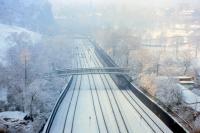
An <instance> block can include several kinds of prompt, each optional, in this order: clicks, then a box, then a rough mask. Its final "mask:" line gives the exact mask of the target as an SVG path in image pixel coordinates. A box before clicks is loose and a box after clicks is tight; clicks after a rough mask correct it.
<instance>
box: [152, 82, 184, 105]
mask: <svg viewBox="0 0 200 133" xmlns="http://www.w3.org/2000/svg"><path fill="white" fill-rule="evenodd" d="M156 84H157V91H156V97H157V98H158V99H159V100H160V101H161V102H162V103H164V104H165V105H166V106H167V107H169V108H171V107H173V106H175V105H177V104H180V103H181V100H182V94H181V90H180V89H179V87H178V85H177V81H176V80H174V79H171V78H168V79H160V80H158V81H156Z"/></svg>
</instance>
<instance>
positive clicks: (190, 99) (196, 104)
mask: <svg viewBox="0 0 200 133" xmlns="http://www.w3.org/2000/svg"><path fill="white" fill-rule="evenodd" d="M179 88H180V89H181V92H182V99H183V102H184V103H185V104H186V105H187V106H188V107H191V108H192V109H194V110H196V111H198V112H199V111H200V96H198V95H196V94H195V93H193V92H192V91H191V90H189V89H188V88H186V87H184V86H182V85H179Z"/></svg>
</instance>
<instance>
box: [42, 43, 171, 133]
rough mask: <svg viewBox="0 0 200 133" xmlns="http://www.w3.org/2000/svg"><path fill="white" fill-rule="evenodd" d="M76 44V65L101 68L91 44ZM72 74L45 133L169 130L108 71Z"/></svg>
mask: <svg viewBox="0 0 200 133" xmlns="http://www.w3.org/2000/svg"><path fill="white" fill-rule="evenodd" d="M84 41H85V40H84ZM86 43H88V42H87V41H86ZM75 47H76V49H75V50H76V54H75V55H76V59H75V62H74V66H75V67H77V68H95V67H98V68H99V67H100V68H101V67H102V68H103V65H102V63H101V62H100V60H99V59H98V55H96V53H95V52H94V47H93V46H92V45H91V44H84V42H83V40H82V41H77V45H76V46H75ZM99 71H101V70H99ZM72 77H73V78H72V81H71V85H70V86H69V87H68V89H66V90H67V91H66V90H65V91H66V92H65V95H64V96H62V99H61V97H60V98H59V99H61V100H60V101H59V102H57V106H58V107H57V106H56V107H55V108H54V111H53V113H52V115H51V117H50V118H49V120H48V122H47V124H46V126H45V128H44V133H55V132H56V133H85V132H88V133H142V132H148V133H163V132H164V133H170V132H172V131H171V130H170V129H169V128H168V127H167V126H166V125H165V124H163V123H162V121H161V120H160V119H159V118H157V116H156V115H155V114H153V113H152V112H151V111H150V110H149V109H148V108H147V107H146V106H145V105H144V104H143V103H142V102H141V101H140V100H139V99H138V98H137V97H136V96H135V95H134V94H133V93H132V92H131V91H130V90H126V89H119V87H118V86H117V85H116V83H115V81H114V80H113V79H112V78H111V76H110V75H109V74H81V75H74V76H72ZM62 95H63V94H62Z"/></svg>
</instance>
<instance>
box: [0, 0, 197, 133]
mask: <svg viewBox="0 0 200 133" xmlns="http://www.w3.org/2000/svg"><path fill="white" fill-rule="evenodd" d="M199 38H200V0H0V132H1V129H2V130H4V129H5V131H9V132H11V133H12V132H14V133H15V132H16V130H19V131H23V132H28V133H35V132H39V130H40V129H42V127H43V125H44V124H45V122H46V120H47V119H48V118H49V116H50V114H51V112H52V110H53V108H54V105H55V104H56V100H57V99H58V98H59V96H60V94H61V92H62V89H63V88H62V87H63V86H64V85H66V84H67V83H68V80H69V79H70V77H71V75H70V74H67V75H64V76H60V75H59V74H57V72H58V71H59V70H66V69H67V70H73V69H74V66H73V63H74V61H75V60H78V59H77V57H76V54H78V53H76V52H74V51H76V50H77V49H82V48H84V49H85V51H84V52H86V49H88V47H92V48H93V50H94V51H95V50H97V48H99V49H101V50H102V51H103V52H104V54H105V55H106V56H108V57H109V59H112V61H113V62H115V68H116V69H118V68H124V69H126V70H128V73H126V76H127V77H128V78H129V79H130V81H129V82H131V83H132V84H134V85H135V86H137V88H138V89H140V91H142V92H143V93H144V95H145V96H147V97H149V98H150V99H151V100H153V101H154V102H155V103H156V104H159V105H160V106H162V107H163V108H164V109H165V110H166V111H167V112H168V113H169V114H171V115H173V117H174V119H177V121H181V123H184V124H183V126H184V127H185V128H186V129H188V130H189V131H190V132H195V131H198V132H199V131H200V127H199V125H200V113H199V112H200V104H199V103H200V43H199V42H200V39H199ZM95 48H96V49H95ZM88 51H89V50H88ZM79 52H80V51H79ZM94 53H95V52H94ZM88 56H89V55H88ZM75 57H76V59H75ZM90 58H91V57H90ZM98 58H100V56H98ZM100 60H101V58H100ZM102 60H103V59H102ZM102 60H101V61H102ZM102 62H103V63H104V64H106V63H105V62H104V61H102ZM105 66H106V67H110V66H109V65H108V64H106V65H105ZM185 90H186V91H185ZM15 111H19V112H21V113H22V114H23V115H22V116H24V115H25V116H27V117H28V118H27V119H28V120H25V119H24V118H21V119H22V121H23V122H21V120H17V122H15V123H14V125H13V119H7V117H6V119H4V118H3V117H2V116H3V115H1V112H2V113H3V114H4V113H5V114H7V113H8V116H9V115H10V113H16V112H15ZM172 112H173V113H172ZM19 119H20V118H19ZM1 121H2V122H1ZM185 122H186V123H185ZM2 123H3V124H2ZM5 123H6V124H5ZM21 123H25V124H24V125H20V124H21ZM5 125H6V126H5ZM19 125H20V126H19ZM188 125H189V127H188ZM15 127H19V129H15Z"/></svg>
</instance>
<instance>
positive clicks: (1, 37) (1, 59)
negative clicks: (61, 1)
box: [0, 23, 41, 65]
mask: <svg viewBox="0 0 200 133" xmlns="http://www.w3.org/2000/svg"><path fill="white" fill-rule="evenodd" d="M20 33H27V34H28V35H29V37H30V38H27V39H30V40H31V42H32V43H29V45H30V44H35V43H37V42H39V41H40V39H41V35H40V34H38V33H35V32H32V31H29V30H26V29H24V28H21V27H17V26H11V25H5V24H1V23H0V63H2V64H4V65H5V64H6V60H5V56H6V52H7V50H8V49H9V48H10V47H12V46H14V45H16V43H15V42H13V43H10V42H9V41H8V39H7V38H8V37H9V36H10V35H11V34H20Z"/></svg>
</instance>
